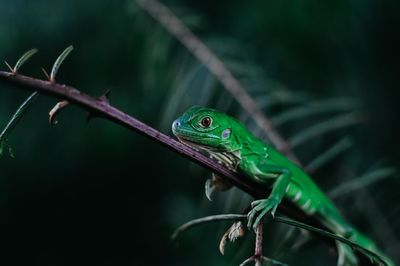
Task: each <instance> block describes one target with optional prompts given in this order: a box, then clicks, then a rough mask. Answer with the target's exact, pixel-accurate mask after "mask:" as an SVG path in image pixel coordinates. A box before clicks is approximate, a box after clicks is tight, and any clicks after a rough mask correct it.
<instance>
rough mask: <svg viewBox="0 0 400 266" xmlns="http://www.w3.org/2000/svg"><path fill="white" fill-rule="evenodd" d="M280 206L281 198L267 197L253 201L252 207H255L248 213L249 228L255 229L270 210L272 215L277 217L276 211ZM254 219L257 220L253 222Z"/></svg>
mask: <svg viewBox="0 0 400 266" xmlns="http://www.w3.org/2000/svg"><path fill="white" fill-rule="evenodd" d="M278 206H279V200H277V199H275V198H267V199H262V200H256V201H253V202H252V203H251V207H252V208H253V209H252V210H251V211H250V212H249V213H248V214H247V228H248V229H249V230H250V229H251V228H253V230H254V231H255V230H256V228H257V226H258V224H259V223H260V222H261V220H262V218H263V217H264V216H265V215H266V214H267V213H268V212H271V215H272V217H275V212H276V209H277V208H278ZM254 219H255V221H254V222H253V220H254Z"/></svg>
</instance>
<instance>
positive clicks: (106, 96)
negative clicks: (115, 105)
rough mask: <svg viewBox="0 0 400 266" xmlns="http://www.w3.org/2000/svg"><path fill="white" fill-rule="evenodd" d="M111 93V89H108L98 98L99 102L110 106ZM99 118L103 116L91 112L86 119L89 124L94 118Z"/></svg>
mask: <svg viewBox="0 0 400 266" xmlns="http://www.w3.org/2000/svg"><path fill="white" fill-rule="evenodd" d="M110 93H111V89H107V90H106V91H105V92H104V93H103V94H102V95H101V96H100V97H98V98H97V100H98V101H101V102H104V103H106V104H110V98H109V97H110ZM97 117H102V115H101V114H100V113H98V112H94V111H91V112H89V114H88V116H87V118H86V122H87V123H89V122H90V121H91V120H92V119H93V118H97Z"/></svg>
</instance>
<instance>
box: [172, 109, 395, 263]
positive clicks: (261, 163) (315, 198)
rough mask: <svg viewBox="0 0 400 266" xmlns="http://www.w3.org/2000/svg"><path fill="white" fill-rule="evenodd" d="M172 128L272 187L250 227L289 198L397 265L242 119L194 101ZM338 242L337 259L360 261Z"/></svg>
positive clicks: (256, 209)
mask: <svg viewBox="0 0 400 266" xmlns="http://www.w3.org/2000/svg"><path fill="white" fill-rule="evenodd" d="M172 131H173V134H174V135H175V136H176V137H177V138H178V139H179V141H181V142H182V143H184V144H186V145H188V146H191V147H192V148H195V149H197V150H200V151H203V152H206V153H208V154H209V155H210V156H211V157H212V158H214V159H216V160H218V161H219V162H221V163H222V164H224V165H225V166H226V167H228V168H230V169H232V170H234V171H237V172H241V173H243V174H244V175H245V176H247V177H248V178H251V179H252V180H253V181H255V182H257V183H258V184H260V186H263V187H271V188H272V190H271V193H270V194H269V196H268V197H267V198H265V199H260V200H255V201H253V202H252V203H251V207H252V209H251V211H250V212H249V213H248V215H247V218H248V219H247V220H248V224H247V225H248V227H249V228H251V227H253V229H255V228H256V226H257V225H258V223H260V221H261V219H262V218H263V217H264V216H265V215H266V214H267V213H269V212H270V213H271V214H272V216H274V214H275V211H276V209H277V208H278V206H279V204H280V202H281V201H282V199H283V198H286V199H287V200H289V201H291V202H292V203H294V204H295V205H296V206H297V207H298V208H300V209H301V210H302V211H304V212H305V213H306V214H308V215H311V216H313V217H315V218H316V219H317V220H318V221H320V222H321V224H323V225H324V226H325V227H327V228H328V229H329V230H331V231H332V232H334V233H335V234H338V235H340V236H343V237H345V238H347V239H349V240H351V241H353V242H355V243H357V244H359V245H360V246H362V247H364V248H366V249H368V250H370V251H372V252H374V253H377V254H378V255H380V256H381V257H382V258H383V259H384V260H385V262H386V264H387V265H388V266H394V263H393V262H392V260H391V259H390V258H388V257H387V256H385V255H384V254H383V253H382V252H381V251H380V250H379V249H378V248H377V246H376V245H375V243H374V242H373V241H372V240H370V239H368V238H367V237H366V236H364V235H363V234H361V233H360V232H358V231H357V230H356V229H355V228H354V227H353V226H352V225H351V224H350V223H348V222H347V221H346V220H345V219H344V218H343V216H342V215H341V214H340V212H339V210H338V209H337V208H336V207H335V205H334V204H333V203H332V201H331V200H330V199H329V198H328V197H327V196H326V195H325V194H324V193H323V192H322V191H321V189H320V188H319V187H318V186H317V184H316V183H314V182H313V180H312V179H311V178H310V177H309V176H308V174H306V173H305V171H304V170H303V169H301V168H300V167H298V166H297V165H296V164H295V163H293V162H291V161H290V160H289V159H288V158H286V157H285V156H284V155H283V154H281V153H280V152H278V151H277V150H276V149H274V148H273V147H272V146H270V145H267V144H265V143H263V142H262V141H261V140H260V139H258V138H256V137H255V136H254V135H253V134H251V133H250V132H249V131H248V130H247V129H246V128H245V126H244V125H243V124H241V123H240V122H239V121H238V120H236V119H234V118H232V117H230V116H228V115H226V114H225V113H223V112H219V111H217V110H214V109H210V108H205V107H200V106H194V107H191V108H190V109H188V110H187V111H186V112H185V113H184V114H183V115H182V116H180V117H179V118H178V119H176V120H175V121H174V122H173V124H172ZM217 181H218V182H217ZM214 183H215V184H217V186H219V187H223V188H226V187H227V186H226V185H224V183H223V181H221V180H219V179H217V180H215V179H214V181H213V182H211V183H210V182H208V184H207V185H206V188H207V187H209V186H210V185H211V186H212V184H214ZM218 183H219V185H218ZM207 194H208V193H207ZM337 247H338V265H340V266H342V265H346V266H347V265H358V260H357V257H356V256H355V254H354V253H353V251H352V249H351V248H350V247H349V246H347V245H346V244H343V243H341V242H337Z"/></svg>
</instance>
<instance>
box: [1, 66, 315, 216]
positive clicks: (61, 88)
mask: <svg viewBox="0 0 400 266" xmlns="http://www.w3.org/2000/svg"><path fill="white" fill-rule="evenodd" d="M0 81H1V82H3V83H8V84H10V85H17V86H18V87H22V88H25V89H28V90H33V91H38V92H39V93H41V94H47V95H50V96H53V97H56V98H58V99H61V100H66V101H68V102H69V103H71V104H75V105H77V106H79V107H81V108H83V109H85V110H87V111H88V112H89V113H90V114H92V115H94V116H99V117H103V118H106V119H108V120H110V121H112V122H114V123H116V124H119V125H122V126H123V127H125V128H128V129H130V130H133V131H136V132H138V133H140V134H142V135H144V136H146V137H148V138H150V139H152V140H154V141H156V142H157V143H160V144H162V145H164V146H166V147H167V148H169V149H170V150H172V151H174V152H176V153H178V154H180V155H182V156H184V157H186V158H188V159H190V160H192V161H193V162H195V163H197V164H199V165H201V166H203V167H205V168H207V169H209V170H211V171H213V172H215V173H217V174H219V175H221V176H225V177H226V178H227V179H228V180H229V182H231V183H232V184H233V185H235V186H237V187H239V188H240V189H242V190H243V191H245V192H247V193H249V194H250V195H252V196H253V197H255V198H264V197H265V195H266V190H265V189H264V188H262V187H260V186H259V185H257V184H255V183H253V182H252V181H251V180H250V179H249V178H245V177H243V176H241V175H240V174H238V173H235V172H233V171H231V170H229V169H228V168H226V167H224V166H222V165H220V164H218V163H217V162H215V161H214V160H212V159H210V158H208V157H207V156H205V155H203V154H201V153H199V152H197V151H195V150H193V149H191V148H189V147H187V146H185V145H183V144H182V143H180V142H178V141H176V140H174V139H173V138H171V137H169V136H167V135H164V134H162V133H161V132H159V131H157V130H156V129H154V128H152V127H149V126H147V125H146V124H144V123H143V122H141V121H139V120H137V119H135V118H134V117H132V116H129V115H128V114H126V113H124V112H122V111H121V110H119V109H117V108H116V107H114V106H112V105H110V104H109V102H108V100H106V99H104V97H100V98H95V97H92V96H89V95H87V94H85V93H83V92H81V91H79V90H77V89H76V88H74V87H71V86H67V85H63V84H58V83H54V82H50V81H44V80H40V79H35V78H31V77H28V76H24V75H20V74H16V73H12V72H4V71H0ZM279 209H280V210H282V211H283V212H284V213H286V214H287V215H290V216H292V217H294V218H296V219H299V220H301V221H304V222H307V223H311V224H318V223H316V221H315V220H312V218H310V217H308V216H306V215H305V214H304V213H303V212H301V211H299V210H298V209H297V208H295V206H294V205H292V204H291V203H290V202H284V203H283V204H281V205H280V207H279Z"/></svg>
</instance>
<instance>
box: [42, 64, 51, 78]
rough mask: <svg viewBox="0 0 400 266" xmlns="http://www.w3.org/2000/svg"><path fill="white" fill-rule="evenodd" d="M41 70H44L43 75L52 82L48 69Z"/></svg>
mask: <svg viewBox="0 0 400 266" xmlns="http://www.w3.org/2000/svg"><path fill="white" fill-rule="evenodd" d="M41 69H42V72H43V74H44V75H45V76H46V78H47V79H48V80H50V75H49V73H47V71H46V69H44V68H43V67H42V68H41Z"/></svg>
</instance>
